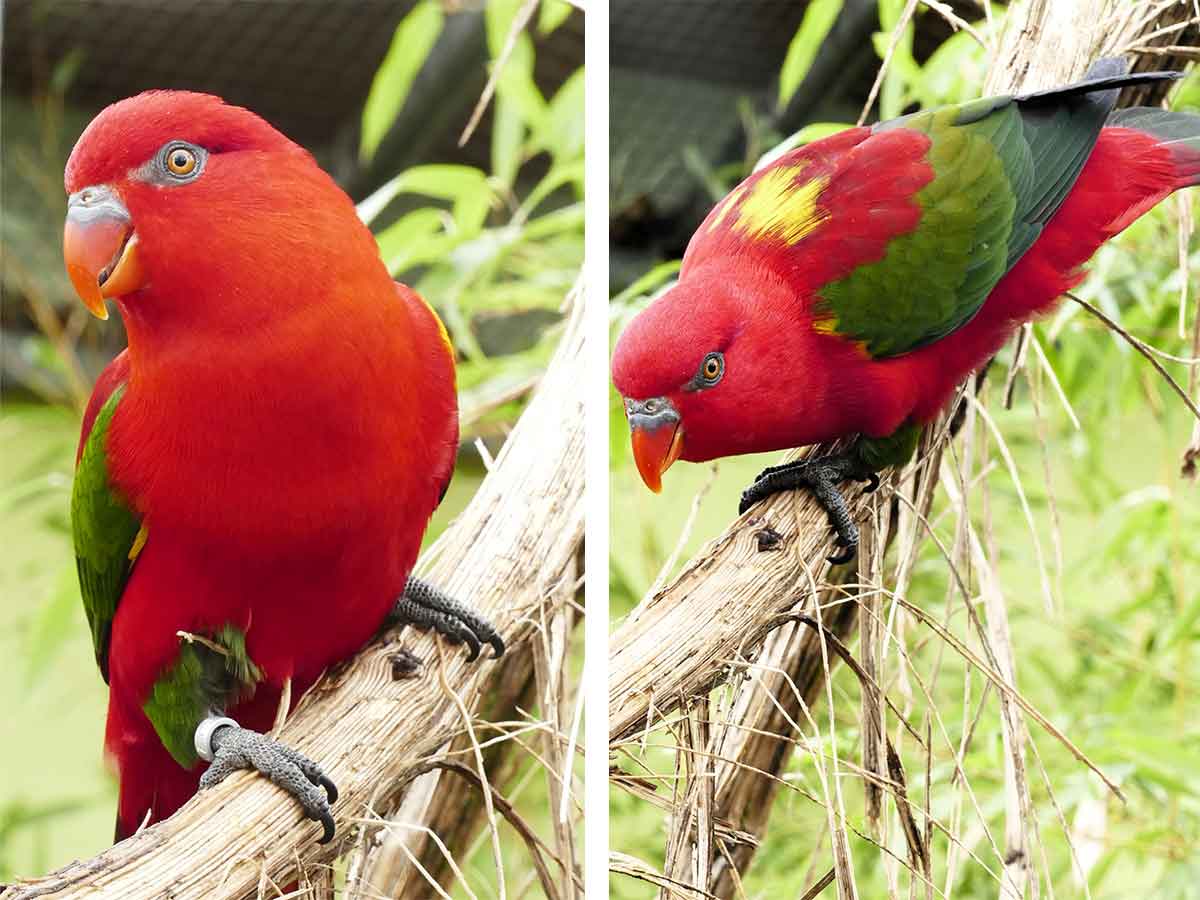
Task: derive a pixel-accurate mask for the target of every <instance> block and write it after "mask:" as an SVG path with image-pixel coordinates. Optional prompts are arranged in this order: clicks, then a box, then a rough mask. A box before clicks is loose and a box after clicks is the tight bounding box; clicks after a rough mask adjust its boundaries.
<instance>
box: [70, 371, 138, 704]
mask: <svg viewBox="0 0 1200 900" xmlns="http://www.w3.org/2000/svg"><path fill="white" fill-rule="evenodd" d="M123 393H124V388H123V387H119V388H117V389H116V390H115V391H113V392H112V395H111V396H110V397H109V398H108V401H107V402H106V403H105V404H104V406H103V407H101V409H100V412H99V413H98V414H97V416H96V419H95V421H94V422H93V424H92V430H91V433H90V434H89V435H88V439H87V443H86V444H85V445H84V448H83V454H82V455H81V456H80V458H79V464H78V466H76V468H75V482H74V485H73V486H72V489H71V534H72V538H73V540H74V544H75V568H76V569H77V571H78V572H79V589H80V594H81V595H82V597H83V608H84V611H85V612H86V613H87V619H88V625H89V626H90V627H91V631H92V644H93V646H94V648H95V651H96V664H97V665H99V666H100V672H101V674H103V676H104V680H105V681H108V643H109V633H110V630H111V628H112V620H113V616H114V615H115V614H116V611H117V603H118V601H119V600H120V599H121V592H122V591H124V589H125V582H126V581H127V580H128V578H129V571H130V569H131V567H132V565H133V563H132V561H131V560H130V558H129V557H130V551H131V550H132V549H133V547H134V544H135V542H136V541H137V535H138V531H139V529H140V528H141V520H140V519H139V518H138V517H137V515H136V514H135V513H134V511H133V509H132V507H131V506H130V505H129V504H128V503H126V502H125V500H124V499H123V498H122V497H121V495H120V493H119V492H118V491H117V490H116V489H115V488H114V487H113V485H112V483H111V481H110V480H109V474H108V459H107V457H106V454H105V438H106V437H107V435H108V428H109V425H110V424H111V423H112V417H113V413H114V412H115V410H116V408H117V404H118V403H120V400H121V395H122V394H123Z"/></svg>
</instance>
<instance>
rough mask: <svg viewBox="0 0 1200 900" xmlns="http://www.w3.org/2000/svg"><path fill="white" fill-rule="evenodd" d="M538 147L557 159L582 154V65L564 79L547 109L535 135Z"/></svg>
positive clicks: (535, 145)
mask: <svg viewBox="0 0 1200 900" xmlns="http://www.w3.org/2000/svg"><path fill="white" fill-rule="evenodd" d="M533 145H534V147H535V149H536V150H545V151H546V152H547V153H549V154H550V155H551V156H553V157H554V158H555V159H556V160H563V161H566V160H571V159H576V158H582V157H583V69H582V68H579V69H576V70H575V72H574V73H573V74H572V75H571V77H570V78H568V79H567V80H566V81H565V82H563V85H562V87H560V88H559V89H558V93H556V94H555V95H554V99H552V100H551V101H550V104H549V106H548V107H547V110H546V117H545V121H544V122H543V123H542V126H541V128H539V129H538V131H537V133H536V134H535V135H534V138H533Z"/></svg>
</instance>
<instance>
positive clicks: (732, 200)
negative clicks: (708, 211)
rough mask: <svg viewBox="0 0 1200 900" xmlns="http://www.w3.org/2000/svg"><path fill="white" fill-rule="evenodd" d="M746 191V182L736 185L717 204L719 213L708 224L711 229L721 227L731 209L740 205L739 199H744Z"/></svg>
mask: <svg viewBox="0 0 1200 900" xmlns="http://www.w3.org/2000/svg"><path fill="white" fill-rule="evenodd" d="M744 193H746V185H745V183H742V184H739V185H738V186H737V187H735V188H734V189H733V190H732V191H731V192H730V193H729V194H728V195H727V196H726V197H725V199H724V200H722V201H721V202H720V203H719V204H717V215H716V217H715V218H714V219H713V220H712V222H710V223H709V225H708V230H709V231H716V230H717V229H718V228H720V227H721V223H722V222H724V221H725V217H726V216H728V215H729V211H730V210H731V209H733V208H734V207H735V206H737V205H738V201H739V200H741V199H742V194H744Z"/></svg>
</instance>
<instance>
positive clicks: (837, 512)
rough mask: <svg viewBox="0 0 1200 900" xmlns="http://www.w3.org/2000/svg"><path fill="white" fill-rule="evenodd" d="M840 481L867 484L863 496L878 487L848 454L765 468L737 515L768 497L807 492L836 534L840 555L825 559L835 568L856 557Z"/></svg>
mask: <svg viewBox="0 0 1200 900" xmlns="http://www.w3.org/2000/svg"><path fill="white" fill-rule="evenodd" d="M843 481H865V482H867V483H868V484H867V487H866V489H865V490H866V492H867V493H870V492H871V491H873V490H875V489H876V488H877V487H879V476H878V475H876V474H875V473H874V472H871V471H869V470H868V469H866V468H864V466H863V464H862V462H861V461H860V460H859V459H858V457H857V456H855V455H852V454H849V453H845V454H837V455H834V456H823V457H821V458H820V459H801V460H798V461H796V462H790V463H784V464H783V465H780V466H769V467H768V468H766V469H763V470H762V471H761V472H760V473H759V474H758V477H757V478H755V479H754V483H753V484H752V485H750V487H748V488H746V490H744V491H743V492H742V499H741V502H740V503H739V504H738V514H739V515H741V514H742V513H744V512H746V510H748V509H749V508H750V507H751V506H753V505H754V504H755V503H758V502H759V501H762V500H765V499H767V498H768V497H770V496H771V495H772V494H778V493H780V492H781V491H791V490H796V489H798V488H807V489H808V490H810V491H812V494H813V496H814V497H816V499H817V502H818V503H819V504H821V507H822V508H823V509H824V510H825V512H826V513H827V514H828V515H829V523H830V524H831V525H832V526H833V530H834V532H835V533H836V534H837V543H838V544H839V545H841V547H842V550H841V551H840V552H838V553H835V554H833V555H832V556H830V557H828V559H829V561H830V562H831V563H833V564H834V565H835V566H837V565H842V564H844V563H848V562H850V561H851V560H852V559H854V557H855V556H856V555H857V554H858V526H857V525H855V524H854V520H853V518H852V517H851V516H850V508H849V507H848V506H847V505H846V498H845V497H843V496H842V493H841V491H839V490H838V487H837V486H838V484H839V483H840V482H843Z"/></svg>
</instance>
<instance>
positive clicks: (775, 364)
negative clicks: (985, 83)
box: [612, 60, 1200, 563]
mask: <svg viewBox="0 0 1200 900" xmlns="http://www.w3.org/2000/svg"><path fill="white" fill-rule="evenodd" d="M1125 71H1126V69H1125V65H1124V63H1123V62H1122V61H1120V60H1101V61H1100V62H1099V63H1097V64H1096V65H1095V66H1094V67H1093V69H1092V70H1091V72H1089V74H1088V78H1087V80H1085V81H1083V82H1081V83H1079V84H1076V85H1072V86H1069V87H1064V88H1058V89H1055V90H1050V91H1043V92H1039V93H1036V94H1028V95H1025V96H1020V97H993V98H988V99H983V100H976V101H973V102H970V103H964V104H961V105H958V106H951V107H947V108H944V109H937V110H932V111H924V112H920V113H916V114H913V115H909V116H905V117H903V118H900V119H895V120H892V121H888V122H882V123H879V124H877V125H875V126H873V127H860V128H851V129H849V130H846V131H843V132H841V133H839V134H836V135H834V136H832V137H829V138H827V139H825V140H821V141H817V142H815V143H812V144H809V145H807V146H805V147H802V148H800V149H797V150H793V151H791V152H789V153H787V154H786V155H784V156H782V157H781V158H780V159H778V160H776V161H775V162H773V163H772V164H771V165H769V166H767V167H765V168H763V169H762V170H760V171H758V172H755V173H754V174H753V175H751V176H750V177H749V178H747V179H746V180H745V181H743V182H742V183H741V184H740V185H738V186H737V187H736V188H734V190H733V191H732V192H731V193H730V194H729V195H728V196H727V197H726V198H725V199H723V200H722V201H721V202H720V203H718V204H717V205H716V207H715V208H714V209H713V210H712V211H711V212H710V213H709V215H708V217H707V218H706V219H705V220H704V222H703V223H702V224H701V225H700V228H699V229H698V230H697V231H696V233H695V235H694V236H693V237H692V240H691V242H690V244H689V245H688V249H687V253H686V254H685V256H684V260H683V266H682V268H681V270H680V274H679V281H678V283H677V284H676V285H675V286H674V287H673V288H672V289H671V290H669V291H667V292H666V293H665V294H664V295H663V296H662V297H661V298H659V299H658V300H656V301H655V302H653V303H651V304H650V306H649V307H647V308H646V309H645V310H644V311H642V312H641V313H640V314H639V315H637V316H636V317H635V318H634V319H633V320H632V321H631V322H630V324H629V326H628V327H627V328H626V329H625V331H624V332H623V333H622V335H621V337H620V339H619V340H618V342H617V346H616V349H615V351H614V353H613V359H612V378H613V383H614V385H615V386H616V388H617V390H618V391H619V392H620V394H621V395H622V397H623V398H624V404H625V412H626V416H627V419H628V421H629V426H630V430H631V434H632V441H633V453H634V457H635V459H636V462H637V466H638V470H639V471H640V473H641V475H642V478H643V480H644V481H645V482H646V484H647V486H648V487H649V488H650V489H651V490H653V491H656V492H657V491H658V490H659V489H660V487H661V478H662V473H663V472H664V471H665V470H666V469H667V468H668V467H669V466H670V465H671V464H672V463H673V462H674V461H675V460H676V459H685V460H690V461H693V462H699V461H703V460H708V459H713V458H716V457H721V456H731V455H735V454H741V453H756V452H762V451H769V450H782V449H787V448H791V447H800V446H805V445H808V444H815V443H820V442H823V441H832V440H835V439H839V438H849V437H852V436H857V438H856V440H855V442H854V444H853V445H852V447H851V449H850V450H848V451H847V452H845V453H842V454H838V455H834V456H828V457H824V458H820V459H814V460H804V461H801V462H797V463H792V464H789V465H785V466H776V467H772V468H770V469H767V470H765V471H764V472H763V473H762V474H760V475H759V476H758V478H757V479H756V481H755V482H754V484H752V485H751V486H750V487H749V488H748V489H747V490H746V491H745V492H744V493H743V495H742V502H741V507H740V511H741V512H745V510H746V509H747V508H749V507H750V506H751V505H752V504H754V503H756V502H758V501H760V500H762V499H763V498H765V497H767V496H769V495H771V494H773V493H776V492H778V491H782V490H789V489H794V488H799V487H804V488H808V489H810V490H812V491H813V493H814V494H815V496H816V497H817V499H818V500H819V501H820V502H821V504H822V505H823V506H824V508H825V509H826V511H827V512H828V513H829V515H830V521H831V524H832V525H833V527H834V530H835V532H836V538H837V543H838V544H840V545H841V547H842V549H841V551H840V552H838V553H836V554H835V555H834V556H831V557H830V560H831V561H833V562H835V563H840V562H848V561H849V560H850V559H852V558H853V556H854V555H855V552H856V549H857V543H858V532H857V529H856V527H855V524H854V522H853V521H852V519H851V516H850V515H849V512H848V510H847V507H846V504H845V501H844V499H843V498H842V496H841V493H840V492H839V490H838V487H837V485H838V483H839V482H842V481H845V480H848V479H854V480H859V481H870V482H871V483H872V488H873V487H874V485H875V484H877V483H878V479H877V477H876V475H875V473H876V472H878V471H880V470H881V469H883V468H885V467H887V466H891V465H899V464H901V463H903V462H905V461H906V460H907V459H908V458H909V457H910V456H911V455H912V453H913V451H914V449H915V447H916V442H917V438H918V436H919V434H920V428H921V426H923V425H924V424H926V423H928V422H929V421H930V420H932V419H933V418H934V417H935V416H936V415H937V414H938V413H939V412H940V411H941V409H942V408H943V407H944V406H945V405H946V403H947V402H948V400H949V398H950V397H951V395H952V394H953V392H954V390H955V388H956V387H957V386H958V385H959V384H960V383H961V382H962V381H963V379H964V378H965V377H966V376H967V375H968V374H970V373H971V372H973V371H975V370H976V369H978V368H979V367H980V366H981V365H982V364H983V363H984V362H985V361H986V360H987V359H988V358H990V357H991V356H992V355H993V354H994V353H995V352H996V351H997V350H998V349H999V348H1000V347H1001V345H1003V344H1004V342H1005V341H1006V340H1007V339H1008V338H1009V337H1010V336H1011V335H1012V334H1013V332H1014V330H1015V329H1016V328H1017V327H1018V326H1020V325H1021V324H1022V323H1023V322H1026V321H1028V320H1030V319H1031V318H1033V317H1034V316H1037V315H1039V314H1042V313H1045V312H1047V311H1049V310H1050V309H1051V308H1053V306H1054V305H1055V303H1056V301H1057V300H1058V298H1060V297H1061V296H1062V294H1063V293H1064V292H1065V291H1067V290H1069V289H1071V288H1072V287H1074V286H1075V285H1077V284H1078V283H1079V282H1080V281H1081V280H1082V279H1083V277H1084V273H1083V271H1082V270H1081V266H1082V265H1083V264H1084V263H1085V262H1086V261H1087V260H1088V259H1089V258H1090V257H1091V256H1092V254H1093V253H1095V252H1096V250H1097V248H1099V246H1100V245H1101V244H1102V243H1104V242H1105V241H1106V240H1108V239H1109V238H1111V237H1112V236H1113V235H1115V234H1117V233H1118V232H1120V231H1121V230H1122V229H1124V228H1125V227H1126V226H1128V225H1129V224H1130V223H1132V222H1133V221H1134V220H1135V219H1137V218H1138V217H1139V216H1140V215H1142V214H1143V213H1144V212H1146V211H1147V210H1148V209H1150V208H1151V207H1152V206H1154V205H1155V204H1156V203H1158V202H1159V201H1160V200H1162V199H1163V198H1164V197H1166V196H1167V195H1169V194H1170V193H1171V192H1172V191H1176V190H1179V189H1180V188H1184V187H1187V186H1189V185H1197V184H1200V116H1194V115H1185V114H1183V113H1171V112H1165V111H1163V110H1158V109H1128V110H1122V111H1119V112H1115V113H1114V112H1113V107H1114V105H1115V103H1116V97H1117V92H1118V88H1120V87H1121V86H1124V85H1128V84H1141V83H1145V82H1148V81H1153V80H1159V79H1164V78H1172V77H1177V76H1176V74H1175V73H1151V74H1141V75H1125V74H1124V73H1125Z"/></svg>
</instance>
